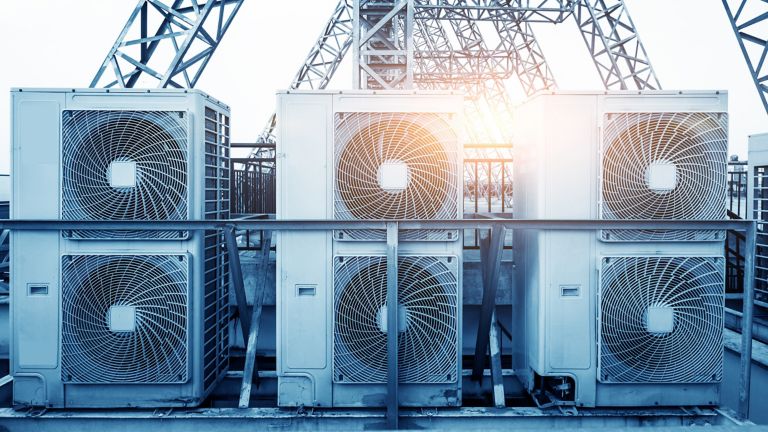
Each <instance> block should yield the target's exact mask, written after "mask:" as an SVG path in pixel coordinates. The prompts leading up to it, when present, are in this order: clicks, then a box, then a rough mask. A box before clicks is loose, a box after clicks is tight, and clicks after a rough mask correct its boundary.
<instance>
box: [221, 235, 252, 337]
mask: <svg viewBox="0 0 768 432" xmlns="http://www.w3.org/2000/svg"><path fill="white" fill-rule="evenodd" d="M222 231H223V234H224V243H225V244H226V246H227V255H229V273H230V277H231V280H232V288H233V289H234V290H235V298H236V300H237V314H238V316H239V317H240V328H241V329H242V331H243V338H245V335H247V334H248V332H249V330H250V328H251V322H250V319H249V318H250V317H249V316H248V301H247V300H246V297H245V283H244V282H243V269H242V267H240V251H239V250H238V249H237V238H236V236H235V227H233V226H228V227H226V228H224V229H223V230H222Z"/></svg>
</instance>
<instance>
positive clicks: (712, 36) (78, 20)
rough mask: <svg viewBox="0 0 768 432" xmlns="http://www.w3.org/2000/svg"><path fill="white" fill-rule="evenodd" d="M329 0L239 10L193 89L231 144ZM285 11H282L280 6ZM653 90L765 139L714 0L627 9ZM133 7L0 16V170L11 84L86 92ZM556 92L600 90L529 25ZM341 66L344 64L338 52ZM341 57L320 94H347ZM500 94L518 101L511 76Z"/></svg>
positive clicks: (263, 110)
mask: <svg viewBox="0 0 768 432" xmlns="http://www.w3.org/2000/svg"><path fill="white" fill-rule="evenodd" d="M336 3H337V0H299V1H295V2H285V1H246V2H245V3H244V5H243V6H242V8H241V9H240V12H239V13H238V15H237V17H236V18H235V20H234V21H233V24H232V26H231V27H230V29H229V31H228V32H227V34H226V36H225V37H224V39H223V41H222V43H221V44H220V46H219V48H218V50H217V52H216V53H215V54H214V56H213V58H212V60H211V62H210V63H209V65H208V67H207V69H206V71H205V72H204V74H203V76H202V78H201V79H200V81H199V82H198V85H197V87H198V88H199V89H201V90H204V91H205V92H207V93H209V94H211V95H212V96H214V97H216V98H217V99H220V100H222V101H224V102H225V103H227V104H228V105H230V106H231V107H232V139H233V141H236V142H253V141H254V140H255V139H256V137H257V136H258V135H259V133H260V131H261V130H262V129H263V127H264V125H265V123H266V121H267V119H268V117H269V115H270V114H271V113H272V111H273V109H274V101H275V92H276V91H277V90H278V89H281V88H285V87H286V86H287V85H288V84H289V83H290V81H291V80H292V79H293V77H294V75H295V74H296V71H297V70H298V68H299V66H300V65H301V64H302V63H303V60H304V58H305V56H306V54H307V53H308V51H309V49H310V47H311V46H312V44H313V43H314V41H315V40H316V39H317V37H318V36H319V35H320V32H321V30H322V28H323V26H324V24H325V22H326V21H327V19H328V17H329V16H330V14H331V12H332V11H333V9H334V6H335V4H336ZM287 4H288V5H290V7H286V5H287ZM626 4H627V7H628V8H629V11H630V13H631V16H632V18H633V21H634V23H635V26H636V27H637V29H638V31H639V33H640V37H641V40H642V41H643V43H644V45H645V48H646V51H647V52H648V54H649V57H650V59H651V62H652V64H653V66H654V68H655V70H656V74H657V76H658V78H659V80H660V81H661V85H662V87H663V88H664V89H667V90H705V89H712V90H727V91H728V92H729V109H730V116H729V117H730V153H731V154H738V155H739V156H740V157H741V158H742V159H744V158H746V155H747V140H748V135H750V134H756V133H763V132H768V115H767V114H766V113H765V111H764V109H763V106H762V104H761V102H760V98H759V96H758V94H757V90H756V89H755V87H754V84H753V82H752V79H751V77H750V75H749V71H748V69H747V66H746V63H745V61H744V58H743V57H742V55H741V51H740V50H739V47H738V44H737V42H736V38H735V36H734V35H733V32H732V30H731V27H730V24H729V22H728V19H727V17H726V14H725V11H724V9H723V6H722V3H721V2H720V1H719V0H626ZM135 5H136V1H135V0H66V1H62V0H25V1H14V2H7V4H4V5H3V9H2V10H3V11H2V13H0V53H2V55H3V56H4V59H3V60H2V61H1V62H2V63H1V64H2V66H1V67H0V173H7V172H8V170H9V160H10V155H9V141H10V130H9V117H10V112H9V106H10V99H9V93H8V90H9V89H10V88H11V87H87V86H88V84H89V83H90V81H91V79H92V78H93V76H94V74H95V73H96V72H97V70H98V67H99V65H100V64H101V62H102V61H103V59H104V57H105V55H106V54H107V52H108V50H109V48H110V47H111V46H112V44H113V43H114V41H115V39H116V37H117V35H118V33H119V31H120V30H121V29H122V27H123V25H124V24H125V21H126V20H127V18H128V16H129V14H130V12H131V11H132V10H133V8H134V7H135ZM534 30H535V32H536V36H537V39H538V40H539V43H540V44H541V47H542V49H543V51H544V54H545V56H546V58H547V61H548V63H549V64H550V67H551V68H552V70H553V72H554V75H555V78H556V79H557V82H558V85H559V87H560V88H561V89H563V90H598V89H601V84H600V80H599V77H598V75H597V72H596V70H595V67H594V65H593V63H592V60H591V58H590V56H589V53H588V51H587V48H586V46H585V44H584V42H583V40H582V38H581V36H580V35H579V33H578V29H577V27H576V24H575V22H574V21H573V20H568V21H567V22H565V23H561V24H558V25H552V24H536V25H534ZM348 57H351V55H348ZM350 64H351V60H350V59H349V58H347V59H345V61H344V63H343V64H342V67H341V68H340V69H339V70H338V71H337V73H336V75H335V77H334V80H333V81H332V82H331V85H330V88H338V89H344V88H350V87H351V84H352V72H351V66H350ZM508 87H509V88H510V91H511V93H512V95H513V100H514V101H516V102H521V101H522V96H521V94H520V91H519V86H518V84H517V83H516V82H514V79H513V80H511V81H510V82H509V83H508Z"/></svg>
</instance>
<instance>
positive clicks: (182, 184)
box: [11, 89, 229, 407]
mask: <svg viewBox="0 0 768 432" xmlns="http://www.w3.org/2000/svg"><path fill="white" fill-rule="evenodd" d="M11 96H12V106H13V121H12V127H13V141H12V153H13V154H12V160H13V171H12V172H13V179H12V182H13V197H12V217H13V218H14V219H50V220H57V219H64V220H68V219H69V220H86V221H87V220H163V219H226V218H228V217H229V208H228V207H229V184H228V182H229V109H228V107H227V106H226V105H223V104H221V103H220V102H218V101H216V100H214V99H212V98H210V97H208V96H206V95H205V94H203V93H201V92H197V91H183V90H141V91H139V90H123V89H112V90H110V91H106V90H94V89H85V90H70V89H67V90H54V89H51V90H48V89H45V90H42V89H15V90H13V91H12V94H11ZM63 234H64V235H62V233H59V232H58V231H42V230H41V231H17V232H14V233H13V234H12V239H11V241H12V242H13V248H12V252H11V253H12V264H11V265H12V270H11V271H12V272H13V274H14V278H13V281H12V298H13V305H12V309H11V315H12V318H11V328H12V361H11V373H12V375H13V377H14V404H15V405H16V406H46V407H165V406H169V407H170V406H192V405H196V404H198V403H200V402H201V401H202V400H203V399H204V398H205V397H206V396H207V394H208V393H209V392H210V391H211V390H212V389H213V387H214V386H215V385H216V384H217V383H218V381H219V380H220V378H221V377H222V376H223V374H224V373H225V372H226V370H227V368H228V349H229V348H228V347H229V343H228V337H229V333H228V321H229V317H228V301H229V297H228V285H229V269H228V262H227V256H226V254H225V253H224V251H223V250H222V248H221V246H220V245H221V239H220V237H221V235H220V234H218V233H217V232H215V231H205V232H190V233H187V232H183V233H181V232H161V234H159V235H158V234H157V232H154V231H128V230H113V231H95V230H88V229H84V230H78V231H73V232H66V233H63Z"/></svg>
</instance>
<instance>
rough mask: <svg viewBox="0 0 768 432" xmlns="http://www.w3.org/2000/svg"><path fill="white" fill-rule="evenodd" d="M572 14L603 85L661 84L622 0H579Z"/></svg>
mask: <svg viewBox="0 0 768 432" xmlns="http://www.w3.org/2000/svg"><path fill="white" fill-rule="evenodd" d="M573 16H574V18H575V19H576V23H577V24H578V26H579V30H580V31H581V35H582V37H583V38H584V42H585V43H586V44H587V48H588V49H589V53H590V55H591V56H592V60H593V61H594V63H595V67H596V68H597V72H598V74H600V79H601V80H602V81H603V86H605V88H606V89H609V90H630V89H639V90H657V89H660V88H661V84H659V80H658V78H656V73H655V72H654V71H653V66H651V61H650V59H649V58H648V54H647V53H646V52H645V48H644V47H643V44H642V42H641V41H640V35H639V34H638V32H637V29H636V28H635V24H634V23H633V22H632V18H631V17H630V16H629V11H628V10H627V6H626V5H625V4H624V0H579V2H578V6H577V7H576V13H575V14H574V15H573Z"/></svg>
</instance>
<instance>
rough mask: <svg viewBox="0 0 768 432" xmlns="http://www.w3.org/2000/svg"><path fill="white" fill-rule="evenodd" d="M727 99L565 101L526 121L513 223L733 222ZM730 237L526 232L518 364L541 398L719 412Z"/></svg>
mask: <svg viewBox="0 0 768 432" xmlns="http://www.w3.org/2000/svg"><path fill="white" fill-rule="evenodd" d="M726 112H727V99H726V95H725V94H724V93H722V92H690V93H688V92H686V93H677V92H661V91H657V92H642V93H640V94H638V93H627V92H609V93H600V94H586V93H582V94H578V93H559V94H548V95H540V96H538V97H534V98H533V99H532V100H530V101H528V102H526V103H525V104H523V105H522V106H521V107H520V108H519V110H518V112H517V115H516V133H517V134H518V135H517V139H516V140H515V179H514V188H515V189H514V199H515V202H514V204H515V216H516V217H517V218H521V219H606V220H609V219H610V220H617V219H618V220H630V219H651V220H657V219H697V220H700V219H723V218H725V212H726V210H725V192H726V181H727V178H726V175H727V174H726V172H727V160H726V152H727V148H728V133H727V130H728V128H727V126H728V118H727V113H726ZM723 239H724V233H723V232H719V231H708V230H683V231H679V230H678V231H667V230H603V231H600V232H592V231H575V230H574V231H545V230H544V231H517V232H516V233H515V253H516V254H515V255H516V257H515V262H516V264H517V265H516V268H517V271H516V283H517V289H516V292H517V293H518V294H517V297H516V300H515V305H514V313H513V316H514V317H515V319H516V322H515V326H514V327H515V329H516V331H517V333H516V335H515V338H513V339H514V340H515V347H514V365H515V369H516V371H517V373H519V376H520V377H521V378H522V380H523V382H524V384H525V385H526V386H527V388H528V389H529V390H531V391H532V392H534V394H535V396H536V397H537V398H539V399H544V400H549V399H553V400H555V401H556V402H557V403H565V404H575V405H578V406H655V405H715V404H717V403H719V394H720V388H719V384H720V381H721V379H722V373H723V372H722V368H723V339H722V338H723V336H722V329H723V302H724V257H723Z"/></svg>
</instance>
